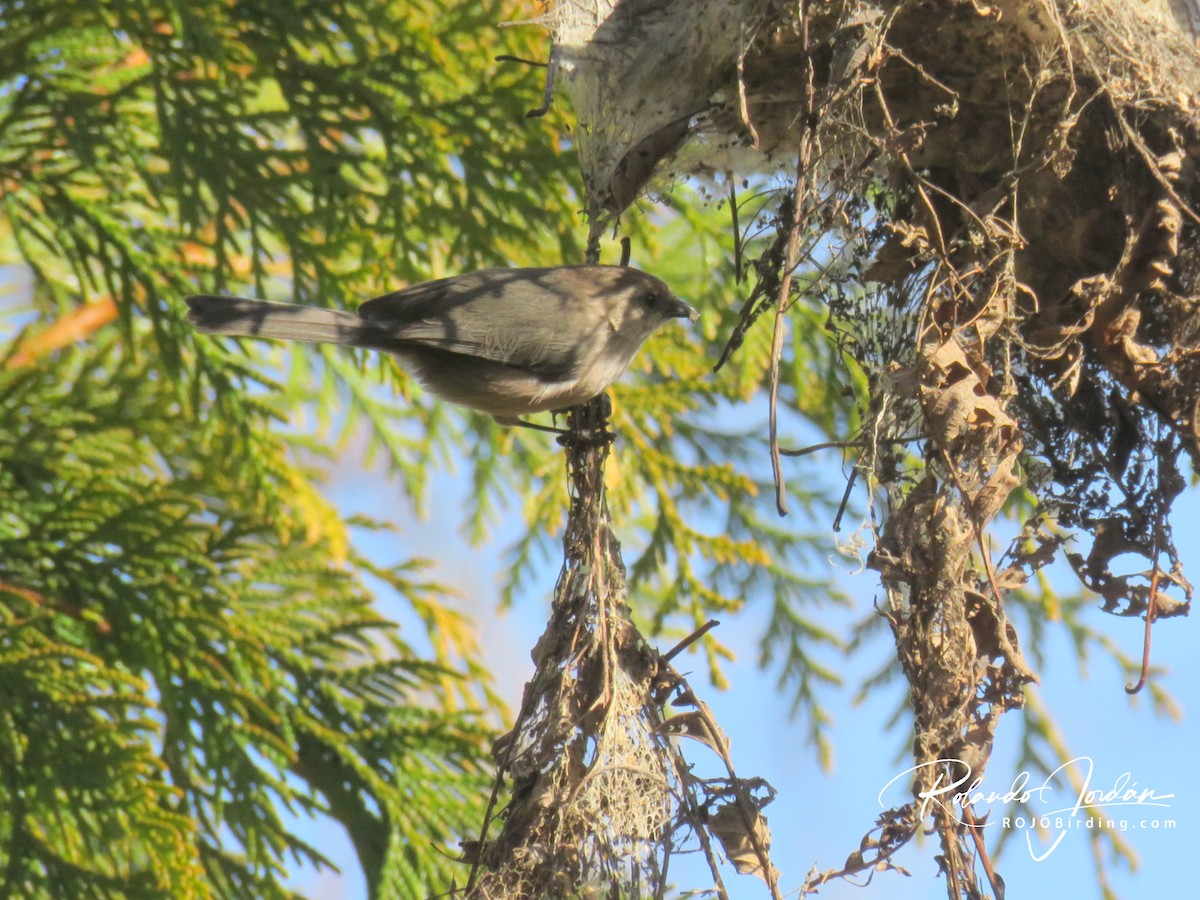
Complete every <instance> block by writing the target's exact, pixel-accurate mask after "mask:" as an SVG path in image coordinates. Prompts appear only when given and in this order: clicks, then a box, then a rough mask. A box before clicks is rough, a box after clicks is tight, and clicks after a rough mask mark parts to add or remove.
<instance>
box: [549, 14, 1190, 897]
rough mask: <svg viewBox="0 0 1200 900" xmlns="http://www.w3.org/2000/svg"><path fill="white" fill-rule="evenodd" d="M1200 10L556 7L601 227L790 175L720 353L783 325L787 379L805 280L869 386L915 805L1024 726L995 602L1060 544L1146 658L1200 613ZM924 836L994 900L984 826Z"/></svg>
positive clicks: (888, 845) (563, 75)
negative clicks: (907, 700)
mask: <svg viewBox="0 0 1200 900" xmlns="http://www.w3.org/2000/svg"><path fill="white" fill-rule="evenodd" d="M1193 12H1194V9H1193V7H1192V6H1191V5H1190V0H1177V2H1167V0H1159V2H1154V3H1138V4H1135V3H1128V2H1122V0H1089V2H1075V0H824V2H821V0H800V2H787V3H785V2H778V0H734V2H717V0H686V2H685V0H624V2H613V0H588V2H584V0H571V2H566V0H564V2H560V3H558V4H556V5H555V6H554V8H553V9H552V12H551V13H550V16H549V18H548V20H547V21H548V22H549V24H550V25H551V27H552V28H553V30H554V32H555V38H556V47H555V54H554V58H553V66H552V68H553V69H555V70H556V72H557V73H558V74H559V77H560V79H561V81H562V84H563V86H564V88H565V90H566V92H567V93H568V94H570V96H571V99H572V102H573V104H574V107H575V112H576V115H577V117H578V120H579V125H578V130H577V133H578V144H579V150H580V155H581V159H582V163H583V168H584V179H585V184H586V187H587V191H588V197H589V212H590V213H591V215H592V221H593V228H594V234H595V235H599V233H600V232H601V231H602V230H603V229H605V228H607V227H608V226H609V225H610V224H611V222H612V221H613V219H614V218H615V217H616V216H618V215H620V213H621V212H622V211H623V210H624V209H625V208H626V207H627V206H628V205H629V204H630V203H631V202H632V201H633V200H634V199H635V198H636V197H637V196H638V195H639V193H640V192H642V191H644V190H645V189H646V188H647V185H650V186H651V187H654V186H655V185H659V186H661V185H662V184H663V182H664V179H670V178H671V177H674V176H679V175H704V176H708V177H711V178H714V179H718V180H720V179H724V180H726V181H727V182H728V183H730V184H733V183H736V182H737V181H739V180H741V179H744V178H745V177H746V176H747V175H748V174H751V173H752V172H760V173H761V172H763V171H776V172H778V171H784V172H786V173H787V175H788V184H787V187H786V188H785V189H782V190H779V191H778V192H777V197H778V202H777V203H775V204H774V206H773V207H772V209H773V211H772V212H771V213H770V215H771V216H772V218H771V221H770V223H769V224H770V229H769V233H770V237H769V239H768V240H766V241H761V242H760V243H759V245H757V246H747V247H746V250H747V251H751V252H752V255H753V256H754V259H753V261H752V262H751V264H750V265H751V266H752V267H753V269H754V272H755V275H756V276H757V277H756V280H755V284H754V287H753V289H752V291H751V295H750V296H749V298H748V299H747V301H746V302H745V304H744V306H743V308H742V310H741V315H740V319H739V321H738V323H737V325H736V327H735V328H734V330H733V333H732V335H731V338H730V341H729V348H728V350H727V355H728V353H733V352H736V349H737V346H738V344H739V342H740V340H741V337H742V336H743V335H744V334H745V332H746V330H747V329H749V328H751V327H754V325H755V323H756V322H757V321H758V320H759V319H760V318H762V316H763V315H764V314H766V315H767V316H768V318H769V319H773V320H774V321H773V327H774V329H775V336H776V340H775V347H776V359H775V365H776V367H778V365H779V352H780V350H781V348H782V347H783V346H784V341H783V340H782V335H783V333H784V331H785V330H786V328H787V310H788V307H789V305H790V304H792V303H794V302H796V298H797V296H798V294H799V293H800V292H801V290H802V291H803V293H804V295H805V296H806V297H807V298H812V297H820V298H821V299H822V300H823V301H824V303H825V304H826V306H827V308H828V310H829V316H830V318H829V321H830V327H831V330H832V331H833V333H834V334H835V335H836V339H837V341H838V342H839V344H840V349H841V350H843V351H844V353H845V354H847V355H848V356H849V357H850V358H851V359H852V360H853V361H854V364H855V365H856V366H857V367H858V368H859V369H861V371H862V372H863V373H865V375H866V378H867V383H868V385H869V391H868V394H867V395H866V396H864V397H863V398H861V413H862V420H863V422H864V428H863V434H862V435H861V436H857V439H856V440H855V442H854V443H855V445H856V446H857V447H859V448H861V452H860V453H859V455H858V457H857V460H856V471H857V472H858V473H860V476H861V477H864V478H865V479H866V480H867V481H868V483H869V487H870V489H871V497H872V498H873V513H874V516H873V521H874V523H875V532H876V534H875V537H876V543H875V549H874V551H873V553H872V555H871V563H872V565H873V566H874V567H875V568H876V569H877V570H878V571H879V573H880V575H881V578H882V581H883V585H884V588H885V590H886V594H887V605H886V610H885V615H886V616H887V618H888V620H889V622H890V624H891V626H892V629H893V633H894V635H895V639H896V647H897V654H898V658H899V660H900V663H901V666H902V668H903V670H904V672H905V675H906V676H907V678H908V680H909V683H910V686H911V701H912V706H913V709H914V714H915V720H916V740H915V744H914V754H915V762H916V763H917V764H918V765H926V764H928V768H922V769H920V771H922V772H923V773H927V774H923V775H922V776H921V777H919V778H918V783H917V785H916V790H920V789H921V788H923V787H926V786H927V784H925V782H926V781H930V782H931V780H932V779H934V778H936V777H938V773H939V771H940V770H939V769H937V767H936V766H934V765H933V763H934V761H936V760H944V759H959V760H963V761H965V762H966V763H969V764H970V765H971V766H972V767H973V768H974V769H975V770H976V774H979V770H980V769H982V767H983V766H984V765H985V764H986V761H987V757H988V755H989V752H990V747H991V741H992V737H993V735H994V733H995V729H996V726H997V722H998V719H999V718H1000V716H1001V714H1002V713H1003V712H1004V711H1006V710H1008V709H1011V708H1014V707H1019V706H1021V705H1022V703H1023V685H1024V684H1026V683H1028V682H1030V681H1032V680H1034V677H1035V676H1034V673H1033V672H1032V671H1031V669H1030V668H1029V666H1028V665H1027V663H1026V662H1025V660H1024V658H1023V657H1022V654H1021V651H1020V646H1019V644H1020V642H1019V639H1018V635H1017V633H1016V630H1015V629H1014V627H1013V625H1012V623H1011V622H1010V621H1009V619H1008V616H1007V615H1006V611H1005V598H1006V597H1008V596H1010V595H1011V594H1012V592H1013V591H1015V590H1017V589H1019V588H1020V587H1021V586H1022V585H1023V584H1025V583H1026V582H1027V580H1028V579H1029V578H1030V576H1031V575H1032V574H1033V573H1034V572H1035V571H1036V570H1037V569H1039V568H1040V567H1042V566H1044V565H1045V564H1046V563H1047V562H1048V561H1049V560H1050V559H1052V558H1053V557H1054V556H1055V555H1056V553H1057V552H1058V551H1059V550H1060V549H1063V548H1064V547H1066V548H1068V549H1067V550H1066V552H1065V556H1066V558H1067V559H1068V560H1069V561H1070V563H1071V565H1072V566H1073V568H1074V570H1075V571H1076V573H1077V574H1078V576H1079V578H1080V580H1081V581H1082V583H1083V584H1084V585H1086V586H1087V587H1088V588H1090V589H1091V590H1093V591H1095V592H1096V593H1097V594H1099V595H1100V597H1101V598H1102V604H1103V607H1104V609H1106V610H1107V611H1109V612H1112V613H1115V614H1118V615H1124V616H1141V617H1144V618H1145V620H1146V634H1147V643H1148V636H1149V627H1150V624H1151V623H1152V622H1153V621H1154V620H1155V619H1161V618H1165V617H1169V616H1174V615H1180V614H1184V613H1186V612H1187V611H1188V609H1189V606H1190V601H1191V598H1192V586H1191V584H1190V583H1189V582H1188V580H1187V578H1186V577H1185V574H1184V571H1183V561H1182V559H1181V558H1180V554H1179V553H1178V551H1177V548H1176V545H1175V541H1174V538H1173V534H1172V530H1171V520H1170V511H1171V507H1172V504H1173V502H1174V501H1175V499H1176V497H1177V496H1178V495H1179V493H1180V492H1181V491H1182V490H1183V488H1184V486H1185V483H1186V478H1187V470H1188V468H1189V466H1190V468H1191V469H1192V470H1198V469H1200V215H1198V210H1200V183H1198V181H1197V178H1196V172H1197V166H1198V164H1200V57H1198V56H1197V52H1196V48H1195V45H1194V42H1193V36H1192V34H1191V33H1190V32H1189V31H1188V29H1187V27H1186V24H1187V22H1188V21H1189V19H1188V17H1189V16H1190V15H1191V14H1192V13H1193ZM1181 23H1182V24H1181ZM762 224H763V223H762V222H761V221H759V222H757V223H755V226H756V227H760V228H761V226H762ZM774 374H775V375H776V377H774V378H773V380H772V427H774V400H775V396H774V395H775V392H776V389H777V385H778V378H777V373H774ZM914 446H915V447H917V448H919V450H918V452H915V453H914V452H913V451H912V449H911V448H912V447H914ZM779 455H780V452H779V450H778V448H776V450H775V464H776V477H777V482H778V483H779V486H780V489H779V502H780V507H781V511H782V510H783V509H784V507H785V500H784V479H783V476H782V468H781V466H780V460H779ZM1018 490H1019V491H1022V492H1024V495H1025V496H1026V497H1027V498H1029V500H1030V506H1031V508H1032V509H1033V513H1032V515H1031V516H1030V518H1029V521H1028V522H1027V523H1026V525H1025V528H1024V530H1023V531H1022V533H1021V534H1020V536H1019V537H1018V538H1017V540H1015V541H1014V542H1013V544H1012V546H1011V547H1010V548H1009V550H1008V551H1007V552H1006V553H1004V554H1002V555H1000V556H999V557H998V558H995V559H993V558H992V553H991V550H990V548H989V544H988V542H987V540H986V529H987V526H988V523H989V521H990V520H991V519H992V518H993V516H994V515H995V514H996V513H997V512H998V511H999V510H1000V509H1001V507H1002V506H1004V504H1005V503H1006V502H1007V501H1008V500H1009V499H1010V497H1012V496H1013V494H1014V492H1016V491H1018ZM1131 560H1132V562H1131ZM1143 675H1144V672H1143ZM943 765H946V764H943ZM942 774H946V773H944V772H943V773H942ZM950 774H953V773H950ZM919 819H920V816H919V815H917V814H915V813H914V810H913V808H912V807H906V808H904V809H901V810H894V811H892V812H891V813H889V814H888V815H886V816H884V817H883V819H881V820H880V822H879V833H878V834H877V835H876V836H875V837H873V838H871V839H870V841H869V842H867V843H865V844H864V847H869V848H870V849H869V852H858V853H857V855H855V854H852V855H851V859H850V860H848V861H847V864H846V866H845V867H844V868H843V869H841V870H838V871H830V872H826V873H823V874H820V875H814V876H812V877H811V878H810V881H809V883H808V885H806V887H807V888H810V889H811V888H814V887H815V886H816V885H817V884H819V883H821V882H822V881H824V880H826V879H827V878H830V877H834V876H838V875H843V874H847V873H848V872H851V871H860V870H861V871H866V870H870V869H872V868H876V869H877V868H880V867H886V865H887V860H888V858H889V857H890V855H891V853H892V852H894V850H895V849H896V848H897V847H898V846H899V845H901V844H902V843H904V842H905V841H907V840H908V839H909V838H910V837H911V836H912V835H913V834H914V833H915V831H916V830H917V828H919V827H920V824H921V823H920V821H919ZM935 819H936V824H937V827H938V831H939V833H940V835H941V840H942V850H943V854H942V862H943V866H944V869H945V872H946V875H947V887H948V894H949V896H950V897H976V896H981V894H982V892H983V887H982V884H981V883H980V881H979V879H980V878H985V879H986V880H988V881H989V882H991V887H992V889H993V890H994V891H996V892H997V893H999V892H1000V883H999V882H998V880H997V877H996V875H995V873H994V872H993V871H992V870H991V868H990V865H989V863H988V861H987V857H986V854H985V853H981V852H979V851H981V850H982V844H980V843H978V842H977V841H976V839H975V833H974V831H973V830H972V829H971V828H970V827H969V826H970V821H969V819H970V813H969V811H962V815H961V816H960V815H958V814H956V813H955V812H954V811H953V810H943V811H940V812H938V813H936V814H935ZM885 820H886V821H885ZM977 869H982V873H981V874H979V873H977Z"/></svg>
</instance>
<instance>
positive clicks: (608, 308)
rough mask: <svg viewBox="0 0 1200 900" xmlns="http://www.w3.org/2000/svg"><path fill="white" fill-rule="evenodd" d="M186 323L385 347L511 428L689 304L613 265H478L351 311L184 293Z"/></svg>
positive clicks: (559, 404)
mask: <svg viewBox="0 0 1200 900" xmlns="http://www.w3.org/2000/svg"><path fill="white" fill-rule="evenodd" d="M187 304H188V306H189V307H190V308H191V312H190V313H189V315H188V318H189V319H190V320H191V322H192V324H193V325H195V326H196V329H197V330H198V331H201V332H204V333H209V334H230V335H239V336H247V337H260V338H280V339H283V340H292V341H310V342H313V343H330V344H345V345H347V346H350V347H365V348H367V349H370V350H383V351H385V352H388V353H394V354H396V355H397V356H398V357H400V359H402V360H403V361H404V362H405V363H406V364H407V365H408V366H410V367H411V369H412V371H413V373H414V374H415V375H416V376H417V377H418V378H419V379H420V380H421V381H422V382H423V383H424V384H425V386H426V387H428V388H429V389H430V390H431V391H433V393H435V394H437V395H438V396H439V397H443V398H445V399H446V400H450V401H452V402H454V403H459V404H462V405H463V406H469V407H471V408H473V409H478V410H482V411H483V412H486V413H489V414H491V415H492V416H494V417H495V418H496V420H497V421H499V422H501V423H503V424H506V425H512V424H516V423H517V421H518V419H517V417H518V416H524V415H528V414H530V413H536V412H542V411H543V410H548V409H549V410H557V409H563V408H565V407H568V406H576V405H578V404H581V403H586V402H587V401H588V400H591V399H592V398H593V397H595V396H596V395H597V394H599V393H600V392H601V391H603V390H604V389H605V388H606V387H608V386H609V385H610V384H612V383H613V382H614V381H615V380H616V379H617V378H619V377H620V375H621V373H622V372H624V371H625V369H626V367H627V366H628V365H629V362H630V360H631V359H633V355H634V354H635V353H636V352H637V350H638V348H639V347H641V345H642V342H643V341H645V340H646V338H648V337H649V336H650V333H651V332H652V331H654V330H655V329H656V328H658V326H660V325H662V324H663V323H664V322H666V321H667V320H668V319H672V318H687V319H689V320H691V321H695V320H696V317H697V313H696V310H694V309H692V308H691V307H690V306H688V305H687V304H686V303H684V302H683V301H682V300H679V299H678V298H677V297H676V296H675V295H674V294H672V293H671V291H670V289H669V288H668V287H667V286H666V285H665V284H663V282H661V281H660V280H659V279H657V278H655V277H654V276H653V275H647V274H646V273H645V272H639V271H637V270H636V269H630V268H625V267H622V266H558V267H555V268H547V269H484V270H483V271H480V272H471V273H468V274H466V275H456V276H454V277H453V278H442V279H440V280H438V281H429V282H426V283H424V284H415V285H413V286H412V287H407V288H403V289H402V290H399V291H394V292H393V293H391V294H384V295H383V296H382V297H376V298H375V299H374V300H368V301H367V302H366V303H364V304H363V305H362V306H360V307H359V308H358V312H357V314H356V313H351V312H342V311H340V310H333V309H319V308H315V307H309V306H297V305H294V304H290V303H269V302H266V301H263V300H245V299H242V298H238V297H217V296H211V295H204V294H202V295H199V296H194V297H188V298H187Z"/></svg>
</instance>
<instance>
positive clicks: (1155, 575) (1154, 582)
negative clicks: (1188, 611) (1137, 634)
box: [1125, 511, 1163, 694]
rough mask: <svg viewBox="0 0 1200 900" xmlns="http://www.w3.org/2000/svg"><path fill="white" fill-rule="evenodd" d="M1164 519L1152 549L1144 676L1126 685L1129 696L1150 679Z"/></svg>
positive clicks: (1156, 527)
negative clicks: (1152, 637) (1151, 636)
mask: <svg viewBox="0 0 1200 900" xmlns="http://www.w3.org/2000/svg"><path fill="white" fill-rule="evenodd" d="M1162 518H1163V517H1162V512H1161V511H1159V514H1158V516H1157V518H1155V520H1154V542H1153V546H1152V547H1151V551H1152V554H1153V556H1154V559H1153V560H1152V563H1153V566H1154V567H1153V568H1152V569H1151V570H1150V596H1149V598H1148V599H1147V600H1146V632H1145V635H1144V636H1143V638H1142V674H1141V677H1139V678H1138V681H1137V684H1135V685H1125V693H1127V694H1136V693H1138V692H1139V691H1140V690H1141V689H1142V688H1144V687H1145V686H1146V682H1147V681H1148V680H1149V679H1150V631H1151V629H1152V628H1153V626H1154V613H1155V611H1156V610H1157V608H1158V580H1159V576H1160V575H1161V574H1162V567H1161V566H1159V564H1158V558H1159V556H1160V555H1161V553H1162Z"/></svg>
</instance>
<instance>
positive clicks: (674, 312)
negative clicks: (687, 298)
mask: <svg viewBox="0 0 1200 900" xmlns="http://www.w3.org/2000/svg"><path fill="white" fill-rule="evenodd" d="M671 318H673V319H687V320H688V321H689V322H695V321H696V320H697V319H698V318H700V313H699V312H698V311H697V310H696V309H695V308H694V307H692V306H689V305H688V304H686V303H684V302H683V301H682V300H680V299H679V298H678V297H676V298H674V301H673V302H672V303H671Z"/></svg>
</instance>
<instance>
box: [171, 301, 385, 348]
mask: <svg viewBox="0 0 1200 900" xmlns="http://www.w3.org/2000/svg"><path fill="white" fill-rule="evenodd" d="M186 302H187V305H188V308H189V312H188V321H190V322H191V323H192V325H194V326H195V327H196V330H197V331H199V332H202V333H204V334H229V335H236V336H238V337H257V338H276V339H279V340H286V341H308V342H310V343H314V344H350V345H359V346H361V345H363V344H364V343H366V341H364V338H365V337H366V335H365V333H364V332H365V331H366V330H367V329H365V328H364V323H363V320H362V319H360V318H359V317H358V316H356V315H355V314H354V313H348V312H342V311H340V310H336V309H320V308H317V307H312V306H297V305H296V304H293V303H271V302H269V301H267V300H247V299H245V298H243V297H219V296H216V295H213V294H197V295H195V296H192V297H188V298H187V300H186Z"/></svg>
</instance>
